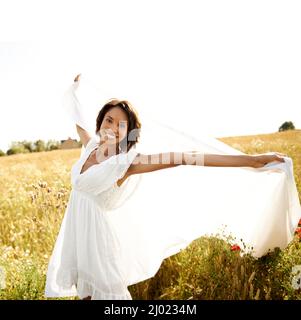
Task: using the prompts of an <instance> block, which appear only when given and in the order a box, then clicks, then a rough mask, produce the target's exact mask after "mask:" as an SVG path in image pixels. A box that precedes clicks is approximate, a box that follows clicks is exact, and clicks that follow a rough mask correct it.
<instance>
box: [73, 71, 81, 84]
mask: <svg viewBox="0 0 301 320" xmlns="http://www.w3.org/2000/svg"><path fill="white" fill-rule="evenodd" d="M80 76H81V73H79V74H78V75H77V76H76V77H75V78H74V82H78V81H79V80H80V79H79V78H80Z"/></svg>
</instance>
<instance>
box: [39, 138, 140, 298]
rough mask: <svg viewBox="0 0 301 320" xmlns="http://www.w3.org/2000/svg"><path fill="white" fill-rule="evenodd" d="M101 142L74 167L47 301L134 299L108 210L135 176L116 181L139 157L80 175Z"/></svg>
mask: <svg viewBox="0 0 301 320" xmlns="http://www.w3.org/2000/svg"><path fill="white" fill-rule="evenodd" d="M97 143H98V142H97V139H96V138H95V137H92V138H91V139H90V141H89V142H88V144H87V145H86V149H85V152H84V153H83V154H82V156H81V158H80V159H79V160H78V161H77V162H76V163H75V164H74V166H73V167H72V171H71V182H72V190H71V194H70V198H69V202H68V205H67V209H66V212H65V216H64V219H63V222H62V225H61V229H60V232H59V235H58V238H57V241H56V243H55V247H54V250H53V253H52V256H51V259H50V262H49V266H48V272H47V281H46V289H45V295H46V297H64V296H78V297H79V298H81V299H82V298H84V297H87V296H91V297H92V299H101V300H115V299H131V295H130V293H129V291H128V289H127V283H126V281H125V278H124V273H123V270H122V266H123V265H124V264H123V263H122V254H123V252H121V250H120V244H119V242H118V238H117V237H116V235H115V232H114V228H113V226H112V224H110V221H109V219H108V218H107V211H108V210H109V209H110V208H113V207H114V204H115V203H116V199H118V198H119V196H120V195H121V194H122V191H123V190H124V188H125V186H126V185H127V183H128V180H129V179H130V178H128V179H126V180H125V181H124V182H123V183H122V185H121V186H120V187H119V186H118V185H117V180H118V179H120V178H121V177H123V176H124V174H125V172H126V171H127V169H128V167H129V166H130V164H131V162H132V161H133V159H134V158H135V156H136V154H137V153H136V151H135V150H133V149H131V150H130V151H129V152H128V153H121V154H118V155H115V156H112V157H110V158H109V159H107V160H105V161H103V162H101V163H99V164H96V165H93V166H92V167H90V168H89V169H87V170H86V171H85V172H83V173H82V174H80V171H81V169H82V166H83V164H84V163H85V161H86V160H87V158H88V156H89V155H90V153H91V152H92V151H93V150H94V149H95V148H96V147H97ZM114 199H115V200H114Z"/></svg>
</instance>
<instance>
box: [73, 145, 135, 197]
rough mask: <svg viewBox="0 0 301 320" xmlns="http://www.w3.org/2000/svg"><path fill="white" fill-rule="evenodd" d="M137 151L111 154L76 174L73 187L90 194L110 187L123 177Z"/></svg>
mask: <svg viewBox="0 0 301 320" xmlns="http://www.w3.org/2000/svg"><path fill="white" fill-rule="evenodd" d="M137 154H138V153H137V152H136V150H134V149H131V150H130V151H128V152H127V153H121V154H117V155H114V156H111V157H110V158H109V159H107V160H105V161H103V162H101V163H99V164H96V165H94V166H92V167H91V168H89V169H88V170H87V171H85V172H84V173H82V174H81V175H79V176H78V178H77V179H76V181H75V185H74V188H75V189H76V190H78V191H83V192H86V193H89V194H92V195H98V194H100V193H102V192H103V191H106V190H107V189H109V188H110V187H112V186H113V185H114V184H115V183H116V182H117V180H119V179H121V178H122V177H124V175H125V174H126V172H127V170H128V168H129V167H130V165H131V163H132V162H133V160H134V159H135V157H136V155H137Z"/></svg>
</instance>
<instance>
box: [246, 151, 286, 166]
mask: <svg viewBox="0 0 301 320" xmlns="http://www.w3.org/2000/svg"><path fill="white" fill-rule="evenodd" d="M252 157H253V159H254V160H255V161H254V168H261V167H264V166H265V165H266V164H268V163H270V162H273V161H278V162H284V157H287V155H285V154H283V153H279V152H273V153H263V154H256V155H253V156H252Z"/></svg>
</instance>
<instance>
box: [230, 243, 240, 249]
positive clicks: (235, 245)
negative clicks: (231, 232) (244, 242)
mask: <svg viewBox="0 0 301 320" xmlns="http://www.w3.org/2000/svg"><path fill="white" fill-rule="evenodd" d="M231 251H240V246H239V245H237V244H234V245H232V246H231Z"/></svg>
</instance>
